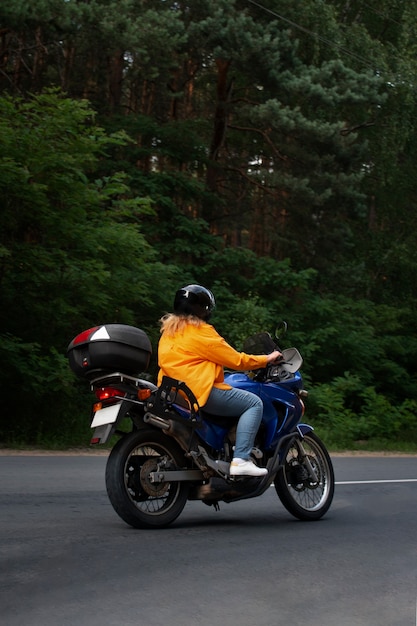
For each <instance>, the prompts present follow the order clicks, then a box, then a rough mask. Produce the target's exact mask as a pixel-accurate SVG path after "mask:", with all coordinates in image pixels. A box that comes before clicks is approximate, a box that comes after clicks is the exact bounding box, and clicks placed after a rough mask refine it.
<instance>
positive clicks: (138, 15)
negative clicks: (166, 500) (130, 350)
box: [0, 0, 417, 450]
mask: <svg viewBox="0 0 417 626" xmlns="http://www.w3.org/2000/svg"><path fill="white" fill-rule="evenodd" d="M416 42H417V2H416V0H407V1H405V0H378V1H376V0H368V1H367V2H364V1H362V0H297V2H294V0H260V1H259V2H255V1H252V0H210V2H207V0H189V1H188V2H182V1H178V2H174V1H170V0H30V1H29V0H13V2H2V3H1V6H0V190H1V212H0V380H1V390H2V394H1V397H2V400H1V402H2V410H1V415H0V440H1V442H2V445H3V446H11V445H38V446H39V445H40V446H51V445H53V446H56V447H64V446H69V445H82V444H84V443H86V442H88V440H89V420H88V417H89V407H90V404H91V401H92V396H91V394H90V392H89V389H88V384H87V383H85V382H83V381H78V380H76V379H75V377H74V376H73V374H72V372H71V371H70V370H69V367H68V361H67V359H66V356H65V353H66V348H67V345H68V344H69V342H70V341H71V339H72V338H73V337H74V336H75V335H76V334H78V333H79V332H81V331H82V330H85V329H86V328H89V327H91V326H94V325H97V324H102V323H111V322H117V323H124V324H131V325H135V326H139V327H141V328H143V329H144V330H146V332H147V333H148V334H149V336H150V338H151V340H152V343H153V346H154V355H153V358H152V363H151V368H150V371H149V375H150V376H151V377H152V376H154V375H155V371H156V357H155V355H156V346H157V341H158V336H159V326H158V319H159V318H160V317H161V315H163V314H164V313H165V312H166V311H170V310H171V307H172V300H173V295H174V293H175V291H176V289H177V288H179V287H180V286H183V285H184V284H187V283H191V282H199V283H202V284H204V285H206V286H207V287H209V288H211V289H212V290H213V291H214V293H215V296H216V300H217V309H216V312H215V315H214V316H213V324H214V325H215V326H216V328H217V329H218V331H219V332H220V333H221V334H222V335H224V336H225V337H226V338H227V339H228V341H229V342H230V343H232V344H233V345H234V346H235V347H236V348H237V349H241V347H242V342H243V340H244V338H245V337H247V336H249V335H250V334H252V333H254V332H258V331H261V330H268V331H270V332H273V331H274V328H275V325H276V323H277V322H279V321H280V320H282V319H285V320H286V321H287V322H288V325H289V332H288V334H287V335H286V336H285V337H284V340H283V341H282V343H281V346H282V347H289V346H291V345H295V346H296V347H298V349H299V350H300V352H301V353H302V355H303V357H304V365H303V376H304V378H305V383H306V387H307V389H308V390H309V398H308V400H307V415H306V419H307V421H308V422H310V423H312V424H313V425H314V426H315V427H316V429H317V432H318V433H319V434H321V435H322V436H323V437H324V438H325V441H326V443H327V444H329V445H330V446H332V447H333V448H339V449H342V448H345V447H349V448H352V447H353V448H362V449H363V448H365V449H375V448H383V449H386V450H410V449H413V448H415V447H417V444H416V443H415V442H416V441H417V384H416V382H417V381H416V372H417V370H416V364H417V316H416V310H417V306H416V305H417V290H416V276H417V238H416V232H417V210H416V208H417V196H416V123H417V121H416V120H417V89H416V76H417V54H416V52H417V49H416V48H417V43H416Z"/></svg>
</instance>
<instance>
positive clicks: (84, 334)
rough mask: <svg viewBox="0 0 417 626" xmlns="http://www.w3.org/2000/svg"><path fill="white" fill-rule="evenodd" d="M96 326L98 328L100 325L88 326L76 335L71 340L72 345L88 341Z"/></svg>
mask: <svg viewBox="0 0 417 626" xmlns="http://www.w3.org/2000/svg"><path fill="white" fill-rule="evenodd" d="M98 328H100V326H94V327H93V328H89V329H88V330H85V331H84V332H82V333H80V334H79V335H77V336H76V337H75V339H74V340H73V344H74V346H76V345H77V344H79V343H84V342H85V341H88V339H89V338H90V336H91V335H92V334H93V332H94V331H95V330H97V329H98Z"/></svg>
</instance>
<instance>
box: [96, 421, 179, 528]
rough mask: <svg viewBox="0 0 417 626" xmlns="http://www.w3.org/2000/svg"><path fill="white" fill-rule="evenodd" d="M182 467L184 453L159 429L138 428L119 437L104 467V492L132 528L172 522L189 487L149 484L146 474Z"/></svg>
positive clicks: (176, 484)
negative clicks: (121, 437)
mask: <svg viewBox="0 0 417 626" xmlns="http://www.w3.org/2000/svg"><path fill="white" fill-rule="evenodd" d="M183 466H184V454H183V452H182V451H181V449H180V448H179V447H178V446H177V444H176V443H175V441H173V440H172V439H170V438H169V437H167V436H166V435H164V434H163V433H162V432H158V431H154V430H139V431H136V432H133V433H130V434H129V435H126V436H125V437H123V439H120V440H119V441H118V442H117V444H116V445H115V446H114V448H113V449H112V451H111V453H110V455H109V458H108V460H107V466H106V487H107V493H108V496H109V499H110V502H111V504H112V506H113V508H114V510H115V511H116V513H117V514H118V515H119V516H120V517H121V518H122V519H123V520H124V521H125V522H126V523H127V524H130V526H133V527H134V528H163V527H164V526H168V525H169V524H171V523H172V522H173V521H174V520H175V519H176V518H177V517H178V515H179V514H180V513H181V511H182V510H183V508H184V506H185V504H186V502H187V495H188V486H187V484H186V483H181V482H164V483H152V482H151V481H150V478H149V475H150V473H151V472H155V471H163V470H173V469H178V468H180V467H183Z"/></svg>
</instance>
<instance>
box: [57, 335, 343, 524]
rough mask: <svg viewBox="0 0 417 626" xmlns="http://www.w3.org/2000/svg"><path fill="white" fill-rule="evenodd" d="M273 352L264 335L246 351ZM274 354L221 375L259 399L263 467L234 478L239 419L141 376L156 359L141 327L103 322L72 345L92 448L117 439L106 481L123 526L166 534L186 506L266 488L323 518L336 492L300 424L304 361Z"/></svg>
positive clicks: (301, 514) (299, 511)
mask: <svg viewBox="0 0 417 626" xmlns="http://www.w3.org/2000/svg"><path fill="white" fill-rule="evenodd" d="M283 328H284V329H285V328H286V324H285V323H284V325H283ZM276 339H277V340H278V339H279V338H278V336H277V335H276ZM275 349H279V348H278V346H277V345H276V344H275V341H274V340H273V339H272V337H271V336H270V335H269V334H268V333H258V334H257V335H254V336H252V337H250V338H249V339H248V340H246V342H245V344H244V346H243V350H244V352H247V353H250V354H267V353H270V352H272V351H273V350H275ZM280 351H281V353H282V355H283V358H282V361H280V362H279V363H278V364H270V365H268V366H267V367H266V368H263V369H260V370H257V371H254V372H245V373H242V372H225V380H226V381H227V383H229V384H230V385H231V386H232V387H237V388H239V389H246V390H247V391H251V392H252V393H255V394H256V395H258V396H259V397H260V398H261V399H262V401H263V405H264V412H263V419H262V423H261V426H260V428H259V431H258V434H257V437H256V440H255V447H254V448H253V449H252V453H251V458H252V460H253V462H254V463H257V464H260V465H262V466H264V467H266V468H267V469H268V473H267V474H266V475H265V476H262V477H260V478H259V477H256V478H253V477H245V476H239V477H231V476H230V474H229V469H230V462H231V459H232V457H233V448H234V444H235V440H236V424H237V421H238V417H237V416H236V418H235V419H233V418H230V417H228V418H222V417H219V416H214V415H209V414H208V413H206V412H205V411H204V410H202V409H201V408H200V407H199V406H198V403H197V400H196V398H195V397H194V395H193V393H192V391H191V390H190V389H189V388H188V387H187V385H186V384H185V383H184V382H182V381H178V380H174V379H172V378H168V377H164V378H163V380H162V382H161V385H160V386H159V387H157V386H156V385H154V384H153V383H152V382H150V381H149V380H147V379H146V378H144V377H143V376H144V374H142V372H144V371H146V369H147V368H148V366H149V362H150V357H151V354H152V346H151V342H150V340H149V338H148V337H147V335H146V333H144V331H142V330H141V329H139V328H135V327H133V326H126V325H123V324H107V325H104V326H97V327H94V328H90V329H88V330H86V331H84V332H83V333H81V334H79V335H77V336H76V337H75V338H74V339H73V340H72V342H71V343H70V344H69V346H68V351H67V356H68V359H69V364H70V367H71V369H72V370H73V372H74V373H75V374H76V375H77V376H79V377H82V378H85V379H87V380H88V382H89V384H90V388H91V390H92V391H93V392H94V393H95V395H96V399H97V402H95V403H94V404H93V408H92V421H91V428H92V429H93V434H92V438H91V444H92V445H99V444H105V443H107V442H108V441H109V440H110V438H111V437H113V436H114V435H117V436H118V437H119V438H118V440H117V442H116V444H115V445H114V447H113V448H112V449H111V452H110V454H109V456H108V459H107V464H106V472H105V480H106V489H107V494H108V497H109V500H110V502H111V504H112V506H113V508H114V510H115V511H116V513H117V514H118V515H119V516H120V518H121V519H122V520H124V521H125V522H126V523H127V524H129V525H130V526H133V527H134V528H163V527H166V526H168V525H169V524H171V523H172V522H174V521H175V520H176V519H177V517H178V516H179V515H180V514H181V512H182V510H183V509H184V507H185V504H186V502H187V500H200V501H202V502H203V503H205V504H207V505H212V506H214V507H215V508H216V509H218V508H219V503H220V502H225V503H231V502H236V501H238V500H243V499H248V498H255V497H258V496H261V495H262V494H264V493H265V492H266V491H267V490H268V489H269V487H271V486H272V485H273V486H274V488H275V491H276V494H277V496H278V497H279V499H280V500H281V503H282V504H283V506H284V507H285V508H286V510H287V511H288V512H289V513H290V514H291V515H293V516H294V517H296V518H298V519H300V520H306V521H312V520H318V519H320V518H321V517H323V515H325V513H326V512H327V511H328V509H329V507H330V505H331V503H332V499H333V494H334V471H333V466H332V462H331V459H330V456H329V453H328V451H327V450H326V448H325V446H324V444H323V443H322V441H321V440H320V439H319V437H318V436H317V435H316V434H315V432H314V430H313V427H312V426H310V425H308V424H305V423H303V422H302V421H301V420H302V417H303V415H304V399H305V397H306V396H307V391H305V390H304V388H303V381H302V376H301V373H300V367H301V365H302V362H303V360H302V357H301V355H300V353H299V352H298V350H297V349H295V348H289V349H286V350H280Z"/></svg>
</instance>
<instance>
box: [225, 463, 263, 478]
mask: <svg viewBox="0 0 417 626" xmlns="http://www.w3.org/2000/svg"><path fill="white" fill-rule="evenodd" d="M229 473H230V476H265V474H267V473H268V470H267V469H266V467H258V466H257V465H255V463H252V461H244V460H243V459H233V461H232V462H231V463H230V472H229Z"/></svg>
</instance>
